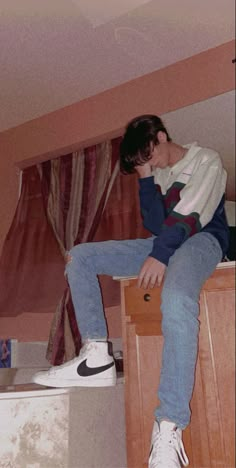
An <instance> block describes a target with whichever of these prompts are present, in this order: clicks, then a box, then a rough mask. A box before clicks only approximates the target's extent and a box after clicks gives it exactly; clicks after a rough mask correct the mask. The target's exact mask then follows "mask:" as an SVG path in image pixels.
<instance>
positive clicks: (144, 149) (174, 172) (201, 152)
mask: <svg viewBox="0 0 236 468" xmlns="http://www.w3.org/2000/svg"><path fill="white" fill-rule="evenodd" d="M120 162H121V170H122V171H123V172H124V173H127V174H129V173H132V172H134V171H137V173H138V175H139V185H140V206H141V212H142V216H143V222H144V226H145V227H146V228H147V229H148V230H149V231H150V234H151V237H149V238H148V239H136V240H124V241H106V242H98V243H89V244H82V245H78V246H75V247H74V248H73V249H72V250H71V251H70V253H69V255H68V263H67V266H66V272H67V276H68V281H69V284H70V288H71V294H72V299H73V303H74V307H75V312H76V317H77V320H78V326H79V329H80V332H81V336H82V338H83V342H84V345H83V347H82V349H81V352H80V354H79V356H78V357H77V358H75V359H74V360H72V361H70V362H68V363H66V364H65V365H62V366H58V367H53V368H52V369H50V370H49V371H48V372H41V373H38V374H36V376H35V378H34V381H35V382H36V383H40V384H43V385H49V386H58V387H64V386H105V385H113V384H115V367H114V360H113V358H112V356H111V355H110V353H109V349H108V343H107V329H106V323H105V319H104V313H103V307H102V300H101V295H100V289H99V284H98V279H97V275H99V274H106V275H111V276H113V275H114V276H122V275H123V276H129V275H132V276H134V275H137V276H138V287H141V288H144V289H145V288H154V287H156V286H157V287H158V286H159V285H160V284H161V283H162V282H164V284H163V289H162V306H161V310H162V316H163V320H162V330H163V336H164V346H163V356H162V370H161V376H160V385H159V389H158V397H159V400H160V405H159V407H158V408H157V409H156V412H155V422H154V427H153V433H152V441H151V451H150V457H149V468H157V467H158V468H167V467H169V468H177V467H180V466H181V464H182V465H184V466H187V465H188V459H187V456H186V454H185V451H184V447H183V443H182V437H181V436H182V430H183V429H185V427H186V426H187V425H188V424H189V421H190V409H189V402H190V400H191V396H192V391H193V385H194V373H195V365H196V359H197V347H198V332H199V322H198V314H199V307H198V300H199V294H200V290H201V287H202V285H203V283H204V282H205V281H206V279H207V278H208V277H209V276H210V275H211V273H212V272H213V271H214V269H215V267H216V265H217V263H219V262H220V261H221V260H222V258H223V257H224V255H225V253H226V251H227V247H228V227H227V222H226V217H225V211H224V192H225V185H226V173H225V171H224V169H223V167H222V163H221V160H220V157H219V155H218V154H217V153H216V152H215V151H213V150H211V149H206V148H201V147H199V146H198V145H197V144H196V143H193V144H191V145H186V146H180V145H178V144H176V143H174V142H172V141H171V139H170V137H169V135H168V132H167V130H166V128H165V127H164V125H163V122H162V121H161V119H160V118H159V117H157V116H155V115H144V116H140V117H137V118H135V119H133V120H132V121H131V122H130V123H129V124H128V126H127V128H126V131H125V134H124V137H123V140H122V143H121V148H120Z"/></svg>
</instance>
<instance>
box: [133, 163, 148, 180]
mask: <svg viewBox="0 0 236 468" xmlns="http://www.w3.org/2000/svg"><path fill="white" fill-rule="evenodd" d="M135 169H136V171H137V173H138V175H139V177H140V179H144V178H146V177H150V176H151V175H152V171H151V166H150V165H149V164H144V165H143V166H136V168H135Z"/></svg>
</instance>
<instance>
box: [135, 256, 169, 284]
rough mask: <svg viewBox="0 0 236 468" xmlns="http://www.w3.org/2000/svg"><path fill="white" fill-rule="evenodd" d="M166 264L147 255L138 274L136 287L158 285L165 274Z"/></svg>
mask: <svg viewBox="0 0 236 468" xmlns="http://www.w3.org/2000/svg"><path fill="white" fill-rule="evenodd" d="M165 270H166V265H165V264H164V263H161V262H159V260H157V259H156V258H153V257H147V259H146V260H145V262H144V263H143V265H142V268H141V270H140V272H139V275H138V287H139V288H143V289H147V288H150V289H152V288H154V287H155V286H160V285H161V283H162V280H163V276H164V274H165Z"/></svg>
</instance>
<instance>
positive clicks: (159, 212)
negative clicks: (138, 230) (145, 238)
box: [139, 176, 166, 236]
mask: <svg viewBox="0 0 236 468" xmlns="http://www.w3.org/2000/svg"><path fill="white" fill-rule="evenodd" d="M139 198H140V209H141V214H142V217H143V225H144V227H145V228H146V229H147V230H148V231H150V232H151V233H152V234H155V235H156V236H157V235H158V234H160V231H161V227H162V225H163V223H164V221H165V218H166V210H165V205H164V200H163V195H162V193H161V190H160V188H159V186H157V185H155V183H154V177H153V176H150V177H145V178H143V179H139Z"/></svg>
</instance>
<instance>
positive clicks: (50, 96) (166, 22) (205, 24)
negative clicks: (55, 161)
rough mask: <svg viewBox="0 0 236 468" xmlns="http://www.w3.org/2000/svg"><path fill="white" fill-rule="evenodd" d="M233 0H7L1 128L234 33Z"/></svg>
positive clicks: (2, 12) (0, 26)
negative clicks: (193, 0)
mask: <svg viewBox="0 0 236 468" xmlns="http://www.w3.org/2000/svg"><path fill="white" fill-rule="evenodd" d="M234 23H235V15H234V0H198V2H190V1H189V0H181V1H173V0H158V1H157V0H153V1H147V0H146V1H145V0H119V1H111V0H73V1H69V0H51V1H50V0H40V1H39V0H37V1H35V0H7V1H6V0H0V44H1V48H0V70H1V73H0V106H1V114H0V131H4V130H6V129H8V128H11V127H14V126H17V125H19V124H21V123H24V122H26V121H28V120H31V119H34V118H36V117H39V116H41V115H44V114H46V113H49V112H52V111H54V110H56V109H59V108H61V107H64V106H67V105H70V104H72V103H75V102H78V101H80V100H82V99H84V98H86V97H89V96H92V95H95V94H97V93H99V92H102V91H104V90H106V89H109V88H112V87H114V86H117V85H119V84H121V83H124V82H126V81H129V80H131V79H133V78H136V77H139V76H142V75H144V74H147V73H150V72H152V71H155V70H158V69H160V68H163V67H165V66H167V65H169V64H172V63H175V62H177V61H179V60H182V59H184V58H187V57H190V56H192V55H195V54H197V53H199V52H201V51H204V50H207V49H209V48H212V47H215V46H217V45H220V44H222V43H224V42H228V41H230V40H232V39H233V38H234V26H235V25H234Z"/></svg>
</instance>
